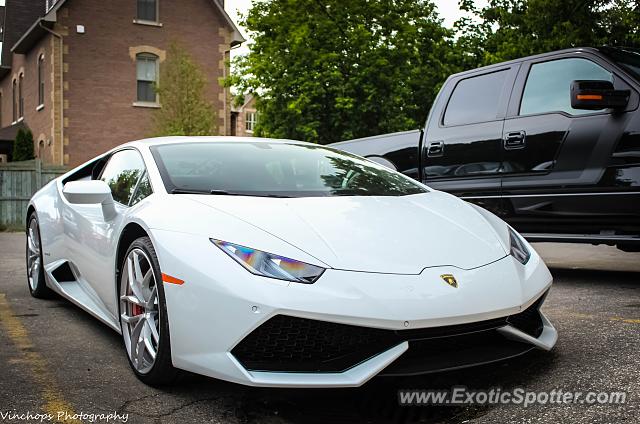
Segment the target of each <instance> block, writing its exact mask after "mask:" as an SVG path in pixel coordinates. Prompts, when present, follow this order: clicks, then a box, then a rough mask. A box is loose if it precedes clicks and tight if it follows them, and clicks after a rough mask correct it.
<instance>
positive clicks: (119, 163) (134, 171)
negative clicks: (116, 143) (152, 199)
mask: <svg viewBox="0 0 640 424" xmlns="http://www.w3.org/2000/svg"><path fill="white" fill-rule="evenodd" d="M144 172H145V168H144V162H143V161H142V157H141V156H140V153H138V152H137V151H135V150H131V149H129V150H122V151H119V152H116V153H114V154H113V156H111V158H110V159H109V162H107V164H106V165H105V167H104V169H103V170H102V175H101V176H100V179H101V180H102V181H104V182H105V183H107V184H108V185H109V187H110V188H111V193H112V195H113V200H115V201H116V202H118V203H121V204H123V205H128V204H129V201H130V200H131V197H132V196H133V191H134V190H135V188H136V185H137V184H138V179H140V176H142V174H143V173H144Z"/></svg>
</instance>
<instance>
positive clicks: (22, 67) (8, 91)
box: [0, 36, 55, 162]
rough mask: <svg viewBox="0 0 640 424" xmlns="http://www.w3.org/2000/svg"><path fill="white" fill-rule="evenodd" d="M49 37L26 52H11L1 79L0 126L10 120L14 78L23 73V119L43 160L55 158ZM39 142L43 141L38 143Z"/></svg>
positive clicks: (50, 37) (35, 150)
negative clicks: (41, 76) (41, 84)
mask: <svg viewBox="0 0 640 424" xmlns="http://www.w3.org/2000/svg"><path fill="white" fill-rule="evenodd" d="M52 42H53V37H52V36H45V37H43V38H42V39H41V40H40V41H39V42H38V43H37V44H36V45H35V46H34V47H33V49H31V51H30V52H29V54H26V55H14V57H13V64H12V69H11V73H10V74H9V75H7V76H6V77H5V78H4V79H3V80H2V81H1V82H0V93H1V95H2V102H1V104H0V114H1V116H0V125H1V126H2V127H6V126H9V125H11V124H12V122H13V94H12V91H13V87H12V84H13V80H14V79H16V80H17V79H18V78H19V75H20V74H21V73H23V74H24V78H23V87H22V93H23V97H24V121H25V122H26V123H27V124H28V126H29V128H30V129H31V131H32V132H33V138H34V152H35V153H36V156H38V157H40V158H42V159H43V160H44V161H46V162H53V161H55V158H54V157H53V155H54V147H55V146H54V134H53V133H52V125H53V113H54V107H53V106H54V105H53V92H52V87H53V82H54V75H53V70H54V67H53V59H54V58H53V56H52V55H53V49H52ZM42 53H43V54H44V56H45V60H44V82H45V96H44V107H42V108H38V106H39V101H38V57H39V56H40V54H42ZM40 141H42V143H39V142H40Z"/></svg>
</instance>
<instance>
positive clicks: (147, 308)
mask: <svg viewBox="0 0 640 424" xmlns="http://www.w3.org/2000/svg"><path fill="white" fill-rule="evenodd" d="M157 283H158V280H157V279H156V275H155V273H154V272H153V266H152V264H151V260H150V259H149V257H148V256H147V254H146V253H145V252H144V251H143V250H142V249H137V248H136V249H133V250H132V251H131V252H129V254H128V255H127V259H126V262H125V269H123V270H122V278H121V279H120V293H121V296H120V312H121V315H120V325H121V327H122V335H123V338H124V343H125V346H126V348H127V354H128V355H129V359H131V363H132V364H133V366H134V367H135V369H136V370H137V371H138V372H139V373H141V374H146V373H148V372H149V371H150V370H151V368H152V367H153V364H154V362H155V360H156V355H157V352H158V343H159V341H160V315H159V314H160V312H159V308H158V287H157Z"/></svg>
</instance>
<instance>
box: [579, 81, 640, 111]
mask: <svg viewBox="0 0 640 424" xmlns="http://www.w3.org/2000/svg"><path fill="white" fill-rule="evenodd" d="M630 95H631V91H630V90H616V89H614V88H613V83H612V82H611V81H605V80H602V81H600V80H580V81H573V82H572V83H571V107H572V108H574V109H584V110H600V109H617V110H620V109H624V108H625V107H627V104H628V103H629V96H630Z"/></svg>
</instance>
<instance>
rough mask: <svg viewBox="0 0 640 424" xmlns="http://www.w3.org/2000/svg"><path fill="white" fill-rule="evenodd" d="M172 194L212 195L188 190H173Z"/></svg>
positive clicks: (201, 191)
mask: <svg viewBox="0 0 640 424" xmlns="http://www.w3.org/2000/svg"><path fill="white" fill-rule="evenodd" d="M171 194H211V193H209V192H208V191H204V190H189V189H186V188H174V189H173V190H171Z"/></svg>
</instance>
